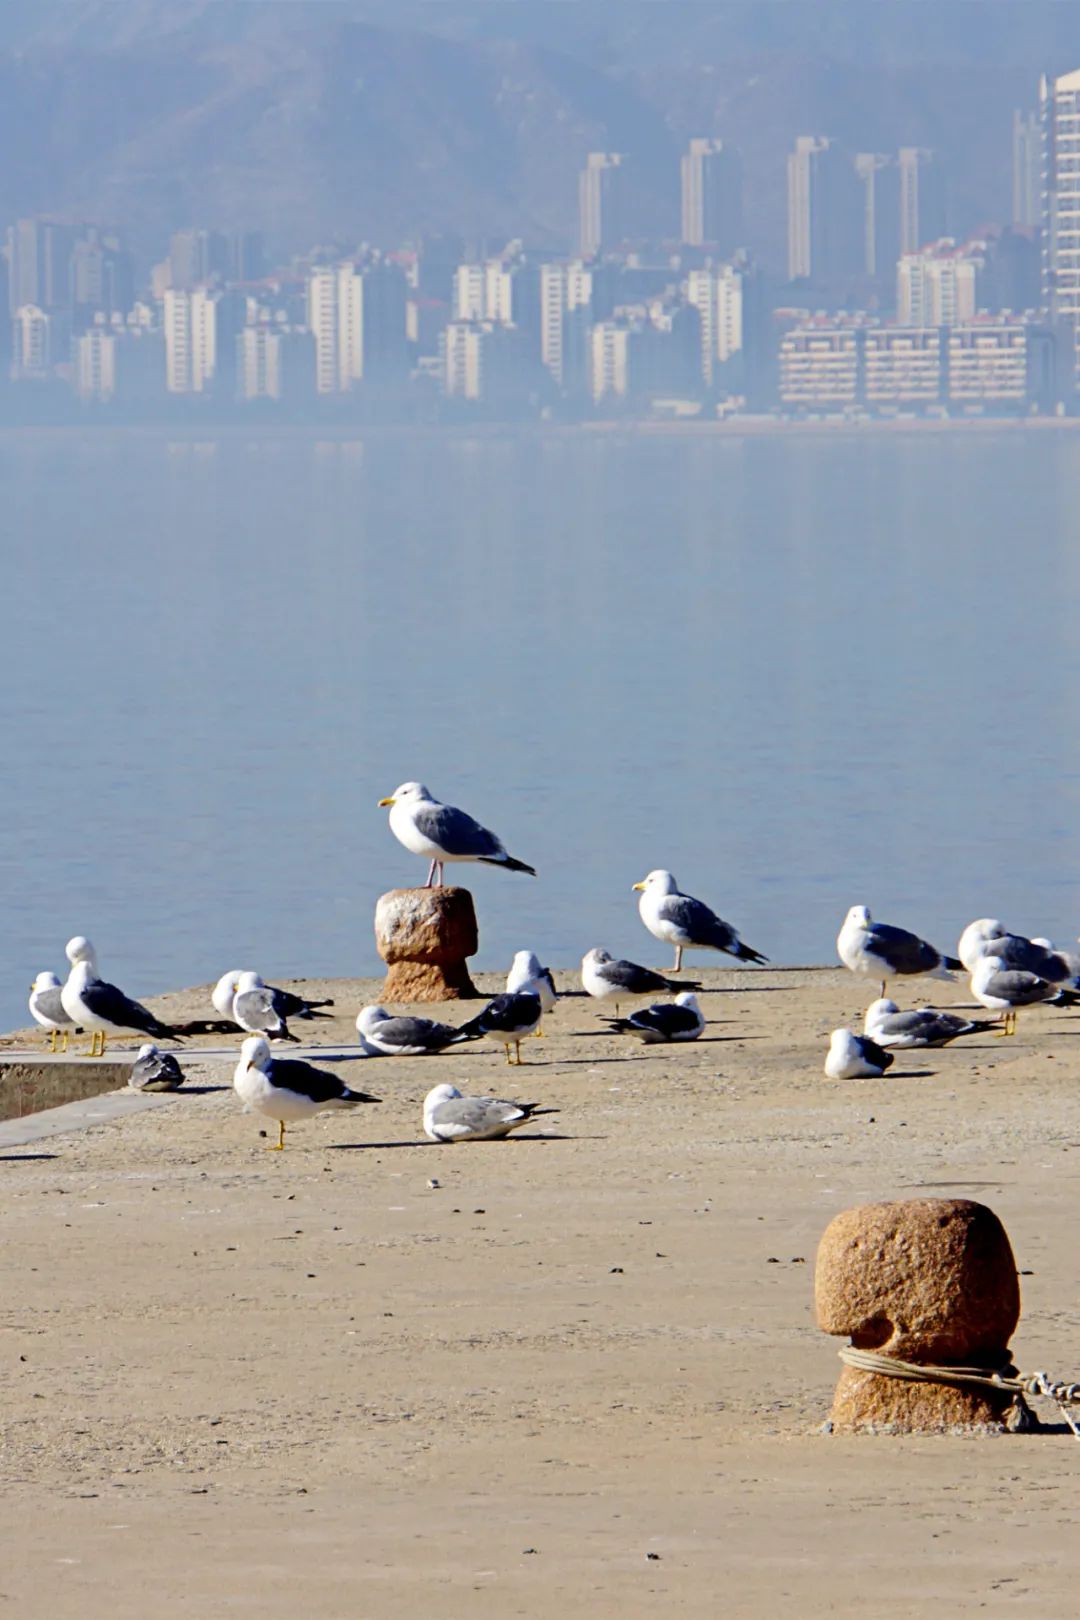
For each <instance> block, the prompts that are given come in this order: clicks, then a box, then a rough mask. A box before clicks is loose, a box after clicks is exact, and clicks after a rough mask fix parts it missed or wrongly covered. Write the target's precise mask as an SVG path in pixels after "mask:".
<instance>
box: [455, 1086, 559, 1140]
mask: <svg viewBox="0 0 1080 1620" xmlns="http://www.w3.org/2000/svg"><path fill="white" fill-rule="evenodd" d="M558 1112H559V1110H558V1109H557V1108H541V1107H540V1106H539V1104H538V1103H520V1102H504V1101H503V1099H502V1098H501V1097H463V1096H462V1095H461V1092H460V1091H459V1090H458V1088H457V1087H456V1086H436V1087H435V1088H434V1090H432V1091H429V1092H428V1094H427V1096H426V1097H425V1098H424V1131H425V1133H426V1134H427V1135H428V1136H430V1138H431V1140H432V1141H433V1142H494V1141H496V1140H497V1139H498V1138H500V1137H504V1136H509V1134H510V1132H511V1131H516V1130H517V1128H518V1126H519V1125H525V1124H527V1123H528V1121H529V1120H530V1119H535V1118H536V1116H537V1115H538V1114H557V1113H558Z"/></svg>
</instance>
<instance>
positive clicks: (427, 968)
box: [375, 888, 479, 1002]
mask: <svg viewBox="0 0 1080 1620" xmlns="http://www.w3.org/2000/svg"><path fill="white" fill-rule="evenodd" d="M375 943H376V945H377V946H378V951H379V955H380V956H381V957H382V959H383V961H384V962H385V963H386V964H387V968H388V972H387V975H386V983H385V984H384V986H383V999H384V1000H385V1001H388V1002H395V1001H396V1002H401V1001H405V1002H410V1001H457V1000H462V1001H464V1000H467V999H468V998H469V997H470V996H475V995H478V994H479V991H478V990H477V988H476V986H475V985H474V984H473V982H472V979H471V978H470V977H469V968H468V964H467V962H466V958H467V957H469V956H475V955H476V951H477V946H478V943H479V941H478V939H477V933H476V912H475V910H474V909H473V898H472V895H471V894H470V893H469V891H468V889H456V888H447V889H391V890H390V892H389V893H388V894H384V895H382V896H381V897H380V899H379V901H378V903H377V905H376V907H375Z"/></svg>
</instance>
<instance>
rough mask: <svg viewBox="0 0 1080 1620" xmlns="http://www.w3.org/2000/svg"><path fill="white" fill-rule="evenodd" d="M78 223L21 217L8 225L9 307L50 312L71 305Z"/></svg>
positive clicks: (10, 308)
mask: <svg viewBox="0 0 1080 1620" xmlns="http://www.w3.org/2000/svg"><path fill="white" fill-rule="evenodd" d="M78 236H79V227H78V226H76V225H66V224H63V223H62V222H61V221H59V220H55V219H20V220H18V221H17V222H16V224H14V225H11V226H9V227H8V233H7V247H8V308H9V310H10V312H11V314H12V315H13V316H14V315H15V313H16V311H18V310H20V309H22V308H23V307H24V306H25V305H33V306H34V307H35V308H37V309H40V310H43V311H44V312H45V313H46V314H50V313H51V312H52V311H54V310H67V309H70V307H71V254H72V250H73V248H74V246H75V243H76V240H77V239H78Z"/></svg>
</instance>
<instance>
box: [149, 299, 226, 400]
mask: <svg viewBox="0 0 1080 1620" xmlns="http://www.w3.org/2000/svg"><path fill="white" fill-rule="evenodd" d="M217 306H218V294H217V293H215V292H213V291H211V289H210V288H208V287H195V288H193V289H192V290H191V291H190V292H178V291H176V290H174V289H173V288H170V289H169V290H168V291H167V292H166V294H165V298H164V300H163V313H162V323H163V326H164V330H165V387H166V389H167V390H168V392H169V393H170V394H204V393H206V392H207V391H208V390H209V389H210V387H211V386H212V384H213V381H214V373H215V371H216V369H217V361H218V342H217V336H218V332H217V326H218V322H217Z"/></svg>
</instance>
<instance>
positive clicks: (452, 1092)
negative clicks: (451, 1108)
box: [424, 1085, 461, 1130]
mask: <svg viewBox="0 0 1080 1620" xmlns="http://www.w3.org/2000/svg"><path fill="white" fill-rule="evenodd" d="M460 1096H461V1092H460V1091H459V1090H458V1088H457V1086H447V1085H442V1086H433V1087H432V1089H431V1090H430V1091H429V1092H428V1094H427V1096H426V1097H425V1098H424V1129H425V1130H427V1128H428V1126H429V1125H430V1124H431V1116H432V1114H433V1113H434V1112H435V1110H436V1108H438V1106H439V1104H440V1103H444V1102H452V1101H453V1099H454V1098H455V1097H460Z"/></svg>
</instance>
